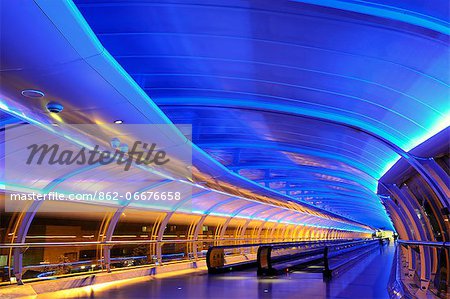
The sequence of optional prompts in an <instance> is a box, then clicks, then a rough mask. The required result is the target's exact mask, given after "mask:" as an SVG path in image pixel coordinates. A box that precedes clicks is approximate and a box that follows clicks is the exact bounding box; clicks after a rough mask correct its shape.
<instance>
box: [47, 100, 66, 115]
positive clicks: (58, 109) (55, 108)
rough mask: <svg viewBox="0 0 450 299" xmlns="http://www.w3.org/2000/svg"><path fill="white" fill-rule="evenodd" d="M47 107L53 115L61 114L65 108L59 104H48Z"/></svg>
mask: <svg viewBox="0 0 450 299" xmlns="http://www.w3.org/2000/svg"><path fill="white" fill-rule="evenodd" d="M46 107H47V110H48V111H50V112H51V113H60V112H61V111H62V110H63V109H64V106H63V105H61V104H60V103H57V102H48V103H47V106H46Z"/></svg>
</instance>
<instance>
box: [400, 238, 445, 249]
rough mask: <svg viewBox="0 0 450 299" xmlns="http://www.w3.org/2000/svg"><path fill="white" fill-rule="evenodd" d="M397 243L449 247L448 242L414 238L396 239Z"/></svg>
mask: <svg viewBox="0 0 450 299" xmlns="http://www.w3.org/2000/svg"><path fill="white" fill-rule="evenodd" d="M397 243H398V244H400V245H403V246H430V247H444V248H450V242H433V241H416V240H397Z"/></svg>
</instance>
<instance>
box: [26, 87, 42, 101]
mask: <svg viewBox="0 0 450 299" xmlns="http://www.w3.org/2000/svg"><path fill="white" fill-rule="evenodd" d="M22 95H23V96H24V97H27V98H32V99H38V98H42V97H43V96H44V93H43V92H42V91H39V90H35V89H24V90H22Z"/></svg>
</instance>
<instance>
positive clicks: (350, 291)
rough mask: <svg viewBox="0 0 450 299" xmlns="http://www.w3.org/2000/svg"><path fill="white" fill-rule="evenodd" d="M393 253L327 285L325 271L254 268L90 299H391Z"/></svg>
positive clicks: (157, 282)
mask: <svg viewBox="0 0 450 299" xmlns="http://www.w3.org/2000/svg"><path fill="white" fill-rule="evenodd" d="M393 255H394V247H393V246H389V247H384V248H383V249H382V250H380V251H376V252H374V253H372V254H371V255H369V256H367V257H366V258H364V260H362V261H361V262H359V263H358V264H356V265H355V266H354V267H353V268H352V269H350V270H348V271H346V272H345V273H343V274H342V275H341V276H339V277H335V278H333V279H332V280H331V282H328V283H327V282H324V281H323V279H322V274H321V273H302V272H296V273H291V274H288V275H283V276H279V277H277V278H264V279H261V278H257V277H256V275H255V271H244V272H234V273H229V274H226V275H208V274H198V273H197V274H193V275H186V276H178V277H170V278H162V279H154V280H150V281H146V282H140V283H136V284H133V285H127V286H124V287H118V288H114V287H112V288H108V289H107V290H102V291H96V292H93V293H91V296H90V298H108V299H113V298H129V299H132V298H181V299H188V298H196V299H197V298H226V299H240V298H245V299H250V298H283V299H288V298H306V299H312V298H357V299H363V298H388V293H387V289H386V288H387V282H388V278H389V273H390V270H391V265H392V259H393Z"/></svg>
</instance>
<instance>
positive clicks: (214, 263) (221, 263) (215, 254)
mask: <svg viewBox="0 0 450 299" xmlns="http://www.w3.org/2000/svg"><path fill="white" fill-rule="evenodd" d="M331 241H338V240H303V241H294V242H276V243H267V242H266V243H248V244H236V245H220V246H210V247H209V249H208V251H207V253H206V265H207V267H208V271H209V272H210V273H217V272H221V270H222V269H223V268H224V267H234V266H237V265H242V264H243V263H247V264H255V263H256V261H257V258H255V259H254V260H253V259H252V260H244V261H239V262H236V263H234V264H227V265H226V264H225V253H224V250H226V249H242V248H250V247H258V252H259V248H261V247H263V246H278V247H292V246H298V245H299V244H302V245H303V246H311V245H314V244H321V243H324V242H331ZM339 241H342V240H339Z"/></svg>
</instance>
